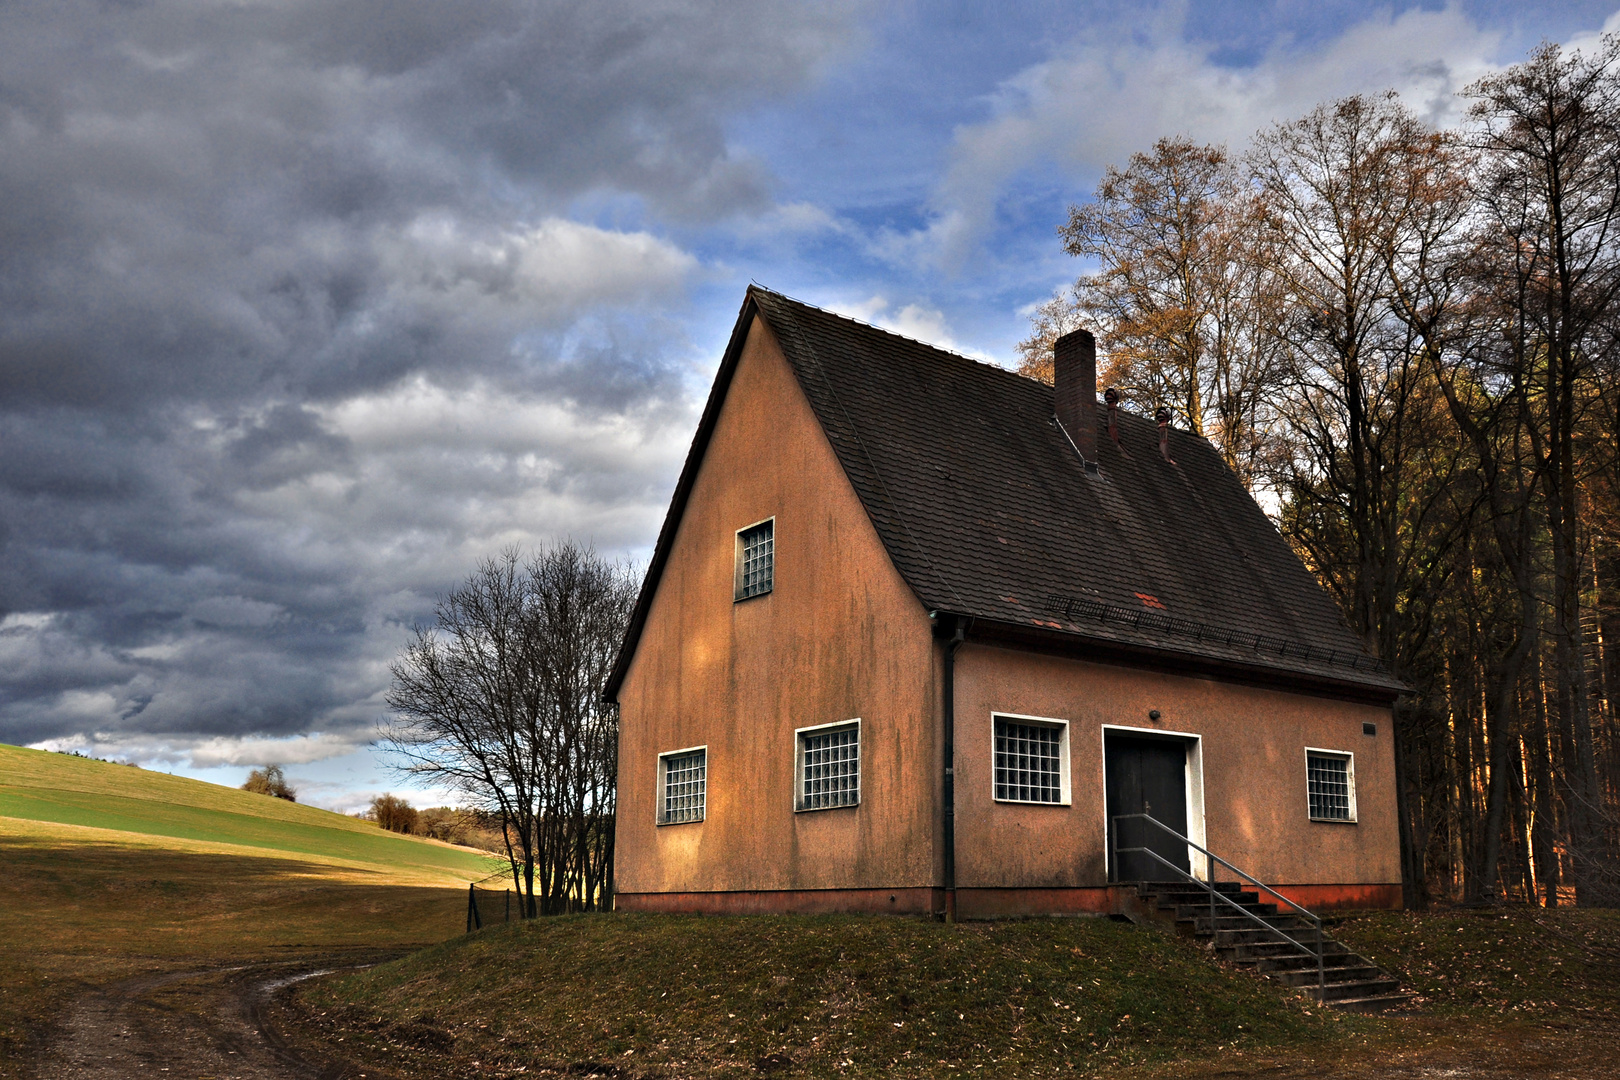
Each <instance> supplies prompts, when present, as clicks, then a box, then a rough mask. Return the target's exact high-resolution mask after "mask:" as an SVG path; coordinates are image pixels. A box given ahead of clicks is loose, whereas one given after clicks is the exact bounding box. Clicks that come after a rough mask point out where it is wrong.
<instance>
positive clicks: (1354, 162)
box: [1021, 39, 1620, 904]
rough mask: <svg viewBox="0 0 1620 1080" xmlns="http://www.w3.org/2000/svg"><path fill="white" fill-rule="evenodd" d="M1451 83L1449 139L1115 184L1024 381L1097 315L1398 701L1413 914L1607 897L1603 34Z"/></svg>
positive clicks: (1618, 55) (1321, 113)
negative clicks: (1284, 540)
mask: <svg viewBox="0 0 1620 1080" xmlns="http://www.w3.org/2000/svg"><path fill="white" fill-rule="evenodd" d="M1467 94H1468V97H1469V99H1470V102H1471V111H1470V113H1469V119H1468V122H1467V123H1466V124H1465V125H1464V126H1463V127H1462V128H1461V129H1459V130H1457V131H1435V130H1432V129H1429V128H1427V127H1425V126H1424V125H1423V124H1422V123H1421V122H1419V121H1418V120H1417V119H1416V118H1415V117H1413V116H1412V115H1411V114H1410V113H1408V112H1407V111H1406V110H1405V109H1404V108H1403V107H1402V106H1401V104H1400V102H1399V101H1398V100H1397V99H1396V98H1395V97H1393V96H1386V97H1365V96H1357V97H1351V98H1347V99H1344V100H1341V101H1336V102H1332V103H1328V104H1324V105H1322V106H1319V107H1318V108H1316V109H1314V110H1312V111H1311V112H1310V113H1309V114H1307V115H1306V116H1304V117H1301V118H1299V119H1297V120H1294V121H1291V122H1287V123H1282V124H1278V125H1276V126H1274V127H1273V128H1271V129H1269V130H1266V131H1263V132H1261V133H1259V134H1258V135H1257V136H1256V137H1255V139H1254V141H1253V144H1252V146H1251V149H1250V150H1249V152H1248V153H1247V154H1245V155H1244V156H1243V157H1242V158H1241V159H1234V158H1232V157H1230V156H1229V155H1228V154H1227V153H1226V151H1225V150H1223V149H1222V148H1219V147H1207V146H1198V145H1195V144H1193V143H1191V142H1189V141H1187V140H1185V139H1166V140H1161V141H1160V142H1159V143H1158V144H1157V145H1156V146H1155V147H1154V149H1153V152H1152V153H1150V154H1139V155H1136V156H1135V157H1133V158H1132V159H1131V161H1130V162H1129V164H1128V165H1127V167H1126V168H1124V169H1123V170H1116V169H1110V170H1109V171H1108V173H1107V174H1106V175H1105V176H1104V178H1103V181H1102V183H1101V185H1100V186H1099V188H1098V190H1097V193H1096V197H1095V199H1094V200H1093V201H1092V202H1090V203H1088V204H1087V205H1085V206H1081V207H1075V208H1073V209H1072V210H1071V213H1070V217H1069V221H1068V223H1067V224H1066V225H1065V226H1064V227H1063V228H1062V229H1061V230H1060V233H1061V235H1062V237H1063V240H1064V242H1065V245H1066V247H1067V249H1068V250H1069V251H1070V252H1071V253H1072V254H1075V255H1077V256H1082V257H1086V258H1088V259H1090V260H1093V263H1094V265H1095V267H1096V269H1095V271H1094V272H1092V273H1090V274H1088V275H1086V276H1084V277H1082V278H1080V279H1079V281H1078V282H1076V283H1075V285H1074V286H1072V287H1071V288H1069V289H1066V290H1064V291H1063V292H1061V293H1060V294H1059V295H1058V296H1056V297H1054V298H1053V299H1052V301H1050V302H1049V303H1048V304H1047V305H1046V306H1045V307H1044V308H1042V309H1041V310H1040V311H1039V312H1038V313H1037V315H1036V318H1035V325H1034V327H1033V331H1034V332H1033V333H1032V335H1031V337H1030V338H1029V339H1028V340H1027V341H1026V342H1024V343H1023V344H1022V346H1021V349H1022V351H1023V353H1024V364H1023V370H1024V371H1025V372H1026V373H1027V374H1030V375H1033V376H1035V377H1049V373H1048V372H1047V371H1046V370H1045V369H1043V368H1042V364H1043V363H1046V364H1049V361H1048V360H1045V359H1044V358H1045V357H1046V356H1047V355H1048V354H1049V352H1050V342H1051V340H1052V339H1053V338H1055V337H1056V336H1057V334H1058V333H1061V332H1063V331H1064V330H1067V329H1070V328H1072V327H1074V326H1078V325H1087V326H1089V327H1091V328H1093V329H1094V331H1095V332H1097V333H1098V335H1099V340H1100V343H1101V345H1102V346H1103V348H1104V350H1105V355H1106V357H1107V359H1106V363H1105V367H1104V371H1103V373H1102V374H1103V377H1104V380H1105V382H1110V383H1113V384H1115V385H1117V386H1118V388H1119V389H1120V390H1121V392H1122V393H1123V394H1124V395H1125V397H1126V399H1127V400H1131V401H1135V402H1136V403H1137V404H1138V405H1139V406H1141V407H1143V408H1144V409H1147V408H1156V407H1158V406H1160V405H1163V406H1167V407H1169V408H1171V409H1172V410H1173V411H1175V412H1176V413H1177V414H1179V415H1180V416H1181V417H1182V418H1183V419H1184V421H1185V422H1186V424H1187V426H1188V427H1190V428H1191V429H1192V430H1193V431H1194V432H1196V433H1198V434H1201V435H1204V436H1205V437H1207V438H1209V439H1210V440H1211V442H1212V443H1213V444H1214V445H1215V446H1216V447H1217V448H1219V449H1220V450H1221V452H1222V453H1223V454H1224V455H1225V457H1226V458H1227V460H1228V461H1229V462H1230V463H1231V464H1232V466H1233V468H1234V469H1235V470H1236V471H1237V473H1238V475H1239V476H1240V477H1242V478H1243V479H1244V480H1245V482H1246V483H1248V484H1249V485H1250V486H1251V488H1252V489H1254V490H1256V491H1257V492H1259V493H1263V494H1264V495H1265V496H1266V497H1267V498H1269V500H1270V501H1271V504H1272V505H1274V506H1275V507H1276V509H1277V513H1278V520H1279V524H1280V525H1281V527H1282V529H1283V531H1284V533H1285V535H1287V536H1288V537H1289V539H1290V541H1291V542H1292V543H1293V544H1294V545H1295V547H1296V549H1297V550H1298V551H1299V552H1300V554H1301V556H1302V557H1303V558H1304V559H1305V561H1306V563H1307V565H1309V566H1310V567H1311V568H1312V570H1313V571H1314V572H1315V573H1316V574H1317V575H1318V576H1319V577H1320V578H1321V580H1322V582H1323V583H1324V585H1325V586H1326V587H1327V588H1328V589H1329V590H1330V591H1331V592H1332V593H1333V594H1334V595H1335V596H1336V597H1337V599H1338V601H1339V603H1340V606H1341V608H1342V610H1343V611H1344V613H1345V617H1346V619H1347V620H1348V621H1349V623H1350V624H1351V626H1352V627H1353V628H1354V629H1355V630H1356V631H1357V632H1359V633H1360V634H1361V635H1362V636H1363V637H1364V639H1365V640H1366V642H1367V644H1368V646H1369V647H1370V648H1372V649H1373V650H1375V651H1376V652H1377V653H1378V654H1379V655H1380V656H1381V657H1383V658H1384V659H1386V660H1387V661H1389V662H1390V664H1391V665H1392V666H1393V668H1394V670H1395V671H1396V672H1397V674H1399V675H1400V676H1401V677H1403V678H1404V679H1405V680H1406V681H1408V682H1409V683H1410V684H1411V685H1412V686H1413V687H1414V690H1415V693H1414V694H1412V695H1411V696H1410V697H1408V698H1406V699H1404V700H1403V702H1402V703H1401V705H1400V706H1399V707H1398V709H1397V721H1398V722H1397V728H1398V730H1397V733H1396V734H1397V738H1396V743H1397V765H1398V767H1399V771H1400V774H1401V784H1400V795H1401V814H1400V817H1401V829H1402V848H1403V863H1404V866H1403V869H1404V874H1403V876H1404V878H1405V881H1406V885H1407V888H1408V900H1409V902H1412V903H1417V904H1421V903H1424V902H1426V901H1428V900H1429V899H1431V898H1451V899H1457V900H1463V901H1467V902H1486V903H1488V902H1493V901H1496V900H1498V899H1500V898H1502V897H1505V896H1514V897H1518V898H1520V899H1522V900H1532V901H1533V900H1539V901H1540V902H1543V903H1547V904H1555V903H1558V902H1559V901H1560V898H1561V897H1562V898H1564V899H1566V900H1567V899H1569V898H1570V897H1573V898H1574V899H1576V900H1577V901H1578V902H1580V903H1586V904H1614V903H1620V722H1617V718H1616V715H1615V701H1614V695H1615V693H1616V692H1617V691H1620V650H1616V649H1614V648H1613V646H1612V641H1613V636H1614V634H1615V633H1616V632H1620V601H1617V599H1616V597H1615V595H1614V594H1615V589H1616V586H1617V584H1620V379H1617V374H1620V372H1617V366H1620V243H1617V239H1620V238H1617V236H1616V230H1617V229H1620V44H1617V42H1616V41H1615V40H1613V39H1609V40H1605V41H1604V43H1603V44H1602V45H1601V47H1599V48H1598V49H1597V50H1595V51H1594V52H1593V53H1592V54H1590V55H1582V54H1579V53H1565V52H1563V51H1561V50H1560V49H1559V48H1558V47H1556V46H1553V45H1543V46H1542V47H1541V48H1539V49H1537V50H1536V51H1535V52H1534V53H1533V54H1532V55H1531V56H1530V57H1529V58H1528V59H1527V60H1525V61H1524V62H1523V63H1521V64H1518V65H1516V66H1514V67H1512V68H1509V69H1507V70H1505V71H1503V72H1501V73H1499V74H1496V75H1493V76H1490V77H1488V78H1486V79H1483V80H1481V81H1480V82H1478V83H1476V84H1475V85H1473V86H1472V87H1470V88H1469V89H1468V91H1467Z"/></svg>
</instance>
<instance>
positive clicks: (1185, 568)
mask: <svg viewBox="0 0 1620 1080" xmlns="http://www.w3.org/2000/svg"><path fill="white" fill-rule="evenodd" d="M755 311H757V312H758V314H759V315H760V316H761V317H763V318H764V320H765V322H766V323H767V324H768V325H769V326H770V327H771V329H772V330H773V331H774V332H775V334H776V336H777V338H778V340H779V341H780V342H781V345H782V349H783V352H784V353H785V354H786V356H787V360H788V362H789V364H790V365H791V366H792V367H793V370H794V371H795V373H796V374H797V375H798V378H799V382H800V385H801V386H802V387H803V388H804V391H805V394H806V396H807V397H808V398H809V400H810V403H811V406H812V408H813V409H814V411H815V413H816V415H817V417H819V419H820V421H821V424H822V426H823V428H824V429H825V430H826V432H827V436H828V438H829V440H830V441H831V443H832V446H833V448H834V450H835V451H836V453H837V455H838V458H839V461H840V462H841V463H842V464H843V467H844V471H845V473H846V474H847V475H848V477H849V480H850V482H851V484H852V485H853V486H854V488H855V491H856V492H857V493H858V494H859V496H860V498H861V501H862V502H863V503H864V505H865V507H866V510H867V513H868V514H869V515H870V516H871V519H872V522H873V524H874V525H875V526H876V528H877V532H878V535H879V536H880V537H881V538H882V540H883V543H884V545H885V546H886V547H887V549H888V552H889V555H890V557H891V558H892V559H893V560H894V564H895V566H896V567H897V568H898V570H899V571H900V573H901V575H902V576H903V577H904V578H905V580H906V582H907V583H908V584H909V585H910V586H911V588H912V589H913V590H914V591H915V592H916V594H917V596H918V598H919V599H920V600H921V601H922V603H923V604H924V605H925V606H926V607H927V608H929V609H930V610H937V611H943V612H948V613H951V614H954V615H961V616H970V617H972V618H973V619H974V620H975V622H976V624H979V625H984V626H989V625H991V624H994V625H998V626H1001V627H1003V628H1006V629H1009V630H1011V629H1014V628H1022V630H1023V631H1025V632H1027V633H1028V634H1033V635H1036V636H1041V637H1045V638H1049V639H1051V640H1052V641H1055V642H1062V641H1072V642H1075V643H1077V644H1079V643H1083V642H1086V643H1095V644H1096V645H1097V646H1104V647H1106V648H1105V651H1108V652H1111V653H1118V652H1121V651H1124V652H1135V653H1143V654H1149V655H1157V656H1163V657H1165V658H1170V659H1173V658H1177V657H1181V658H1186V659H1191V660H1196V661H1197V662H1198V665H1201V666H1202V669H1204V670H1212V669H1213V670H1217V671H1218V670H1220V669H1225V668H1230V669H1232V670H1233V671H1234V672H1247V673H1249V674H1254V673H1257V672H1261V673H1263V672H1270V673H1272V675H1273V676H1283V675H1285V674H1286V673H1292V674H1294V675H1297V676H1300V677H1302V678H1303V680H1304V681H1306V682H1310V683H1313V684H1317V685H1344V686H1347V687H1355V686H1359V687H1361V688H1363V689H1364V690H1366V691H1371V692H1372V693H1373V694H1374V695H1379V694H1383V695H1386V696H1393V694H1394V693H1395V692H1396V691H1398V690H1400V689H1401V688H1402V687H1401V684H1400V683H1399V682H1397V681H1396V680H1394V679H1393V678H1392V677H1391V676H1390V675H1388V674H1387V673H1386V672H1384V671H1383V670H1382V668H1381V666H1380V665H1378V663H1377V662H1376V661H1375V660H1374V659H1373V658H1372V657H1370V656H1369V655H1368V654H1367V653H1366V651H1365V650H1364V648H1363V646H1362V644H1361V642H1360V641H1359V639H1358V638H1357V637H1356V636H1355V635H1354V634H1353V633H1352V632H1351V631H1350V630H1349V628H1348V627H1347V626H1346V625H1345V623H1344V621H1343V619H1342V618H1341V617H1340V615H1339V612H1338V609H1337V608H1336V607H1335V606H1334V604H1333V602H1332V600H1331V599H1330V598H1329V597H1328V596H1327V594H1326V593H1325V592H1323V590H1322V589H1321V587H1320V586H1319V585H1318V584H1317V583H1316V582H1315V581H1314V580H1313V579H1312V578H1311V576H1310V575H1309V574H1308V573H1307V572H1306V570H1305V568H1304V567H1303V566H1302V565H1301V563H1300V561H1299V559H1298V558H1297V557H1296V556H1295V555H1294V553H1293V551H1292V550H1291V549H1290V548H1289V547H1288V544H1287V543H1286V542H1285V541H1284V540H1283V538H1282V537H1281V536H1280V535H1279V534H1278V532H1277V530H1276V529H1275V528H1274V527H1273V526H1272V524H1271V522H1270V520H1269V519H1267V517H1266V516H1265V514H1264V513H1263V512H1262V511H1261V510H1260V508H1259V506H1258V505H1256V503H1255V502H1254V500H1253V499H1252V498H1251V497H1250V496H1249V494H1248V492H1247V491H1245V490H1244V488H1243V486H1242V484H1240V483H1239V482H1238V480H1237V477H1236V476H1234V475H1233V473H1232V471H1231V470H1230V469H1229V468H1227V466H1226V464H1225V462H1224V461H1222V460H1221V457H1220V455H1219V454H1218V453H1217V452H1216V451H1215V449H1214V447H1212V446H1211V445H1210V444H1209V443H1208V442H1206V441H1205V440H1203V439H1201V438H1198V437H1197V436H1194V435H1192V434H1190V433H1188V432H1185V431H1176V430H1172V431H1171V433H1170V451H1171V457H1172V458H1173V459H1174V464H1171V463H1170V462H1167V461H1165V460H1164V459H1163V458H1162V457H1161V456H1160V454H1159V451H1158V429H1157V426H1156V425H1155V423H1154V422H1153V421H1152V420H1149V419H1147V418H1144V417H1140V416H1136V415H1133V414H1131V413H1128V412H1126V411H1125V410H1123V409H1121V410H1120V413H1119V431H1120V445H1118V446H1116V445H1115V444H1114V442H1113V441H1112V440H1111V439H1110V438H1109V436H1108V435H1107V433H1106V431H1099V434H1098V439H1097V445H1098V454H1099V457H1100V462H1099V468H1098V469H1097V471H1095V472H1092V471H1088V470H1087V469H1086V468H1085V467H1084V464H1083V463H1082V461H1081V459H1080V457H1079V455H1078V454H1077V453H1076V451H1075V449H1074V447H1073V445H1072V444H1071V443H1070V442H1069V440H1068V437H1067V436H1066V435H1065V434H1064V433H1063V431H1062V430H1061V429H1060V428H1059V427H1058V425H1057V422H1056V419H1055V417H1054V408H1053V394H1052V388H1051V387H1050V386H1047V385H1045V384H1043V383H1040V382H1036V381H1034V380H1032V379H1027V378H1024V377H1022V376H1019V375H1015V374H1013V373H1012V372H1009V371H1007V370H1005V369H1003V368H999V367H996V366H994V365H990V364H984V363H979V362H977V361H974V360H970V359H968V358H966V357H963V356H958V355H956V354H954V353H949V352H945V351H943V350H941V349H936V348H934V347H932V346H929V345H926V344H924V343H922V342H919V341H914V340H911V339H909V338H905V337H901V336H899V335H897V334H891V333H888V332H886V331H883V330H879V329H877V328H875V327H871V326H868V325H866V324H864V323H860V322H856V321H854V320H852V319H847V318H844V317H842V316H838V315H834V314H831V313H829V312H826V311H822V310H820V309H818V308H814V307H810V306H808V305H806V304H802V303H799V302H797V301H795V300H791V299H789V298H787V297H785V296H782V295H780V294H777V293H773V292H769V291H767V290H765V289H761V288H758V287H757V286H756V287H753V288H750V290H749V293H748V300H747V302H746V303H745V305H744V308H743V312H742V319H741V320H740V321H739V324H738V328H737V331H736V332H735V333H734V335H733V339H732V349H731V350H729V351H728V357H727V363H730V364H733V365H734V363H735V356H733V355H730V353H735V352H736V351H737V350H739V349H740V345H741V338H742V335H744V334H745V333H746V323H747V322H749V321H751V318H752V315H753V313H754V312H755ZM727 381H729V371H728V370H726V364H725V363H723V364H722V373H721V378H720V379H719V380H717V384H716V394H717V395H723V392H724V387H723V385H722V384H723V383H724V382H727ZM718 405H719V401H718V400H715V399H713V398H711V402H710V410H709V411H708V412H706V413H705V423H706V424H708V425H712V422H713V419H712V416H711V415H710V413H711V412H713V411H715V410H717V409H718ZM1097 416H1098V423H1099V427H1102V426H1103V425H1104V423H1105V420H1104V417H1105V411H1104V409H1103V408H1102V406H1101V405H1100V404H1099V406H1098V408H1097ZM704 442H706V435H705V433H704V432H703V431H702V430H701V428H700V432H699V440H698V443H704ZM692 453H693V455H694V458H693V459H689V460H688V464H687V469H688V471H689V472H691V471H694V470H695V465H696V461H697V460H698V459H700V457H701V449H700V446H699V445H698V444H696V443H695V444H694V446H693V451H692ZM688 484H689V479H688V478H687V477H685V476H683V487H685V486H686V485H688ZM683 502H684V494H683V492H682V490H680V489H678V490H677V497H676V503H677V505H676V506H672V507H671V520H670V521H669V522H666V525H665V533H666V534H668V535H667V536H661V537H660V543H659V547H660V549H662V548H664V547H665V544H666V542H667V541H668V540H671V539H673V526H674V524H675V522H676V520H678V509H679V504H682V503H683ZM660 554H662V552H659V554H655V556H654V563H653V565H652V566H651V567H649V575H648V583H647V589H648V590H649V591H650V590H651V589H652V588H655V587H656V577H657V572H658V570H659V569H661V564H660V559H659V555H660ZM643 601H644V602H647V601H650V595H644V596H643ZM638 630H639V626H636V627H633V628H632V632H631V637H630V639H629V640H628V641H627V642H626V645H627V649H628V648H633V645H634V639H635V636H636V632H637V631H638ZM622 662H623V658H621V666H622ZM1198 665H1195V666H1198ZM1284 681H1286V680H1284ZM617 682H618V679H617V677H616V678H615V679H614V680H613V686H614V689H615V692H616V688H617Z"/></svg>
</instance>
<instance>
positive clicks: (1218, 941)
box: [1196, 924, 1327, 951]
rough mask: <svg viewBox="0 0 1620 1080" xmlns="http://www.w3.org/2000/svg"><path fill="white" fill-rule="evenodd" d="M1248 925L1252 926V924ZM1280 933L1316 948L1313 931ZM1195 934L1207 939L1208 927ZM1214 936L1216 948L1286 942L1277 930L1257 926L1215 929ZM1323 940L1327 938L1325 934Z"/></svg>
mask: <svg viewBox="0 0 1620 1080" xmlns="http://www.w3.org/2000/svg"><path fill="white" fill-rule="evenodd" d="M1250 925H1251V926H1252V925H1253V924H1250ZM1282 933H1284V934H1287V935H1288V936H1289V937H1290V938H1292V939H1294V940H1295V941H1297V942H1299V943H1300V944H1301V945H1304V946H1305V947H1307V948H1309V949H1311V950H1313V951H1314V950H1315V948H1316V934H1315V933H1314V932H1310V931H1301V930H1287V929H1284V930H1283V931H1282ZM1196 936H1197V937H1199V938H1201V939H1208V938H1209V937H1210V932H1209V929H1208V928H1207V927H1205V928H1201V929H1199V930H1198V931H1197V932H1196ZM1214 937H1215V947H1216V948H1217V949H1229V948H1232V947H1233V946H1237V945H1259V944H1262V943H1265V942H1282V943H1283V944H1287V943H1286V942H1283V939H1282V938H1281V937H1280V936H1278V932H1277V931H1276V930H1270V929H1266V928H1263V927H1259V926H1255V927H1254V928H1253V929H1249V930H1241V929H1233V930H1224V929H1223V930H1217V931H1215V934H1214ZM1323 940H1324V941H1325V940H1327V939H1326V937H1325V936H1324V939H1323ZM1288 947H1289V948H1290V949H1292V948H1293V946H1292V945H1289V946H1288Z"/></svg>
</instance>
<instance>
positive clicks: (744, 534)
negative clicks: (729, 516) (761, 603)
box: [736, 518, 776, 600]
mask: <svg viewBox="0 0 1620 1080" xmlns="http://www.w3.org/2000/svg"><path fill="white" fill-rule="evenodd" d="M775 577H776V519H775V518H768V519H766V520H765V521H761V522H760V523H759V524H757V525H750V526H748V528H746V529H740V530H738V532H737V578H736V599H738V600H746V599H748V598H749V597H750V596H761V595H763V594H765V593H768V592H770V591H771V588H772V586H773V585H774V584H775Z"/></svg>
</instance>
